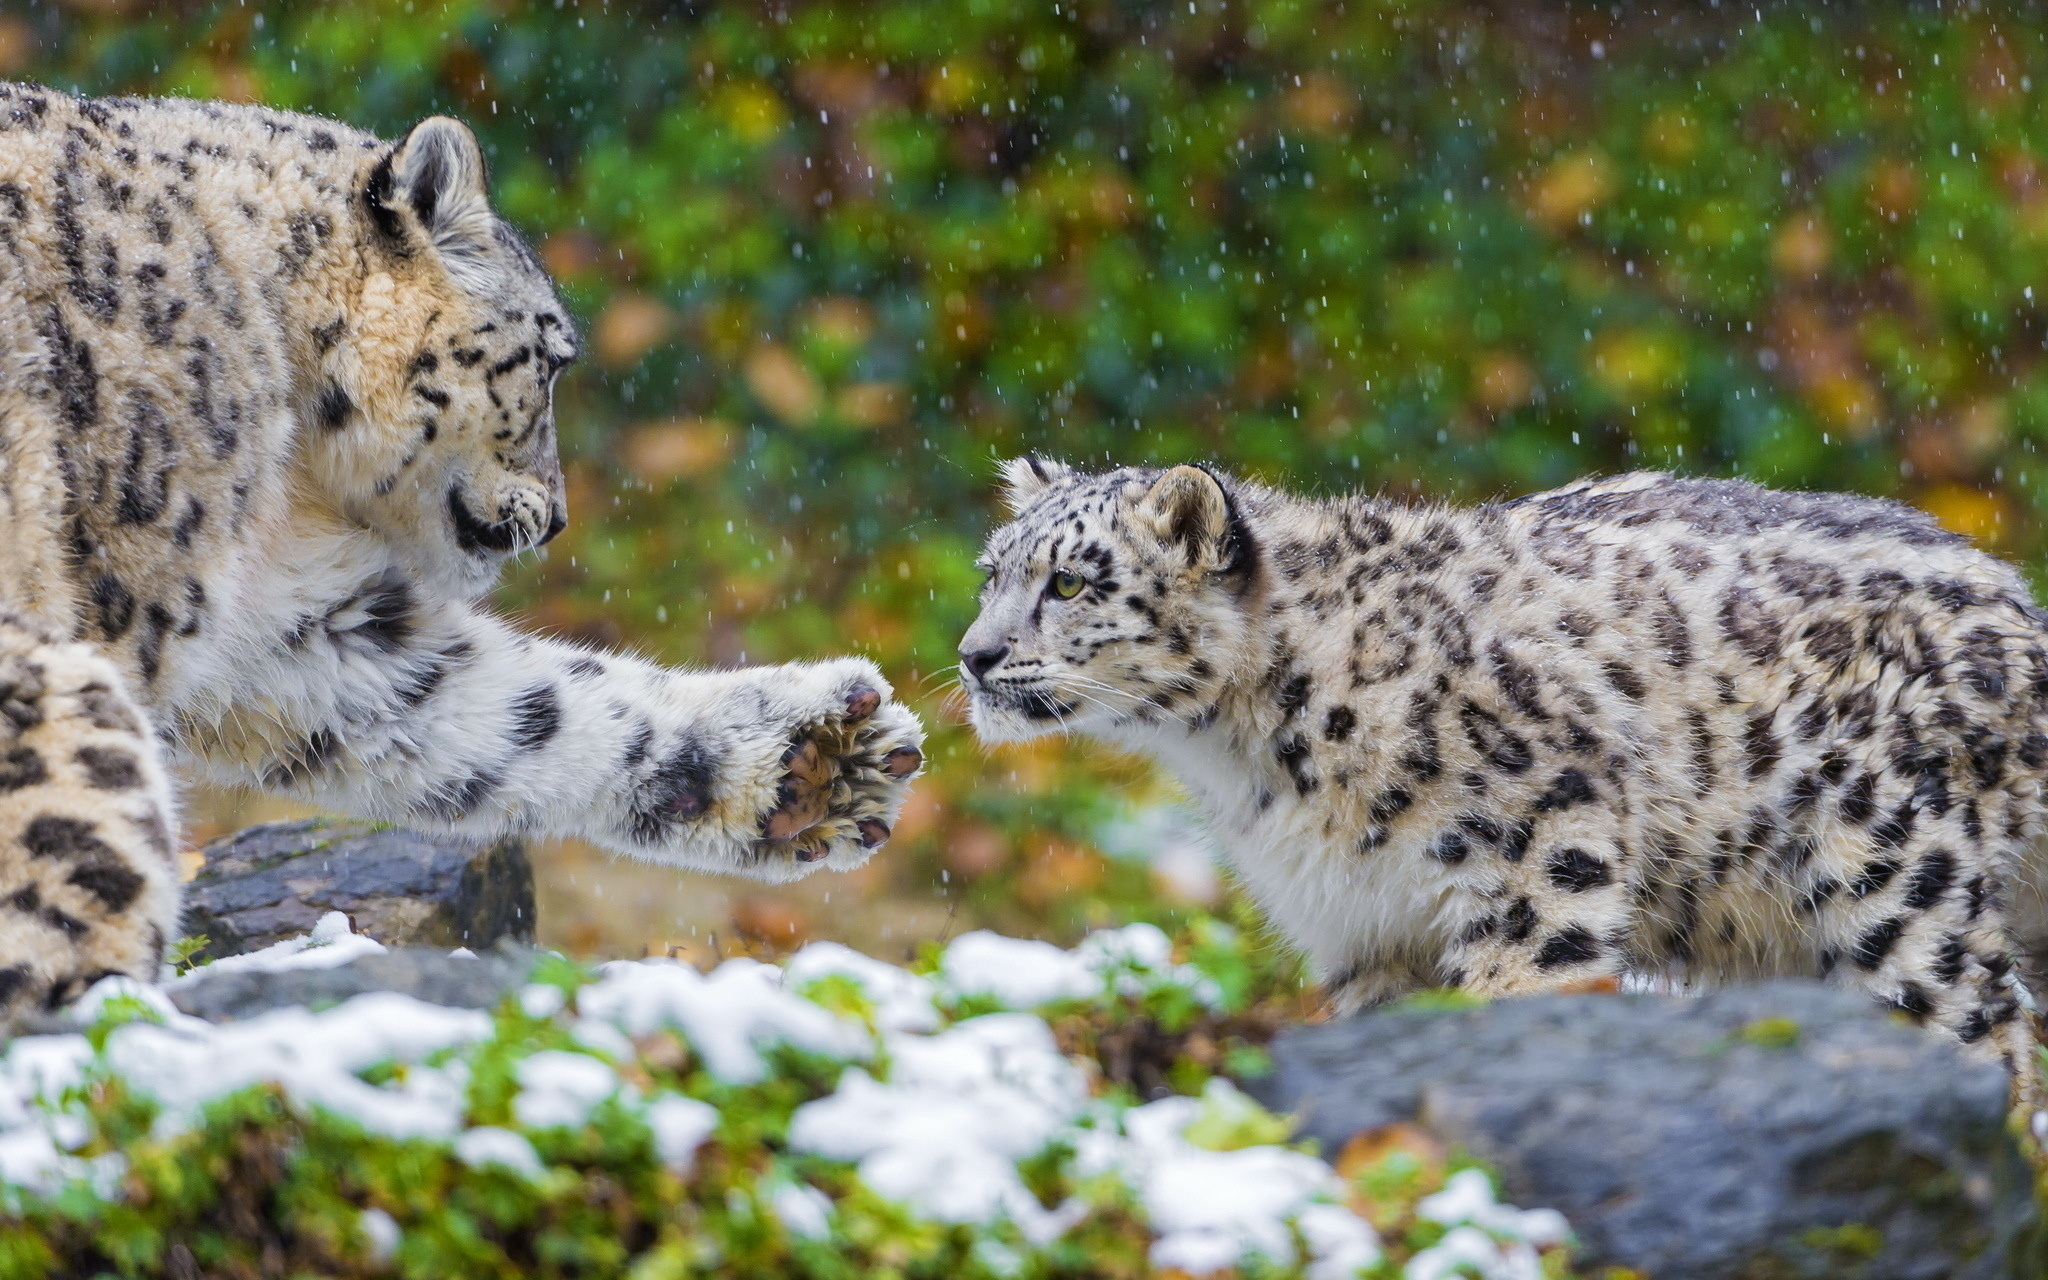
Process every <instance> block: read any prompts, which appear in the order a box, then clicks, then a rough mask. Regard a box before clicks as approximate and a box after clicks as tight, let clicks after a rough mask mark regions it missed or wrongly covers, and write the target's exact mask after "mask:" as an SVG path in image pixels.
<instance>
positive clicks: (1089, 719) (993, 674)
mask: <svg viewBox="0 0 2048 1280" xmlns="http://www.w3.org/2000/svg"><path fill="white" fill-rule="evenodd" d="M1003 478H1004V480H1005V481H1006V483H1007V485H1008V495H1007V497H1008V501H1009V504H1010V506H1011V508H1012V510H1014V511H1015V512H1016V518H1015V519H1013V520H1012V521H1011V522H1010V523H1008V524H1006V525H1004V526H1003V527H1002V528H1000V529H997V530H996V531H995V532H994V533H993V534H991V535H990V536H989V540H988V546H987V548H986V549H985V550H984V552H983V554H982V558H981V561H980V566H981V568H982V569H983V570H984V571H985V572H986V573H987V574H988V583H987V585H986V586H984V587H983V588H982V592H981V616H980V617H979V618H977V619H975V622H974V625H973V626H972V627H970V628H968V631H967V635H966V638H964V639H963V640H962V641H961V642H960V678H961V683H962V685H963V687H964V688H965V689H966V691H967V694H968V697H969V699H970V703H971V708H972V715H973V720H974V727H975V730H976V732H978V733H979V734H980V735H981V737H982V739H983V740H984V741H989V742H1005V741H1016V740H1019V739H1023V738H1030V737H1036V736H1038V735H1041V734H1045V733H1051V732H1055V731H1059V730H1079V731H1085V732H1093V733H1099V734H1105V735H1108V736H1112V737H1114V736H1117V733H1118V731H1119V730H1130V729H1134V728H1140V727H1142V726H1146V725H1153V724H1163V723H1167V722H1170V721H1182V722H1185V721H1189V720H1197V719H1199V718H1200V717H1201V716H1202V715H1203V714H1204V712H1205V711H1206V710H1207V709H1208V708H1210V707H1212V706H1213V705H1214V704H1215V700H1216V697H1217V695H1218V692H1219V690H1220V688H1221V686H1222V683H1223V681H1224V680H1225V679H1226V678H1227V677H1228V676H1229V675H1230V674H1232V672H1231V670H1230V667H1231V666H1232V664H1233V663H1234V660H1235V655H1236V653H1237V652H1238V650H1239V648H1240V647H1241V644H1242V641H1243V638H1244V636H1245V634H1246V630H1247V625H1248V619H1247V616H1246V596H1247V591H1248V589H1249V586H1250V584H1251V581H1252V579H1253V577H1254V575H1255V572H1256V564H1257V560H1258V555H1257V548H1256V547H1255V546H1254V544H1253V541H1252V536H1251V532H1250V530H1249V529H1248V527H1247V526H1246V522H1245V518H1244V514H1243V512H1242V510H1241V504H1240V501H1239V494H1240V492H1241V487H1240V486H1239V485H1237V484H1236V483H1235V482H1234V481H1231V480H1229V479H1227V478H1225V477H1222V476H1218V475H1216V474H1215V473H1212V472H1210V471H1207V470H1204V469H1203V468H1200V467H1185V466H1183V467H1173V468H1170V469H1168V470H1165V471H1160V470H1153V469H1142V468H1133V467H1126V468H1122V469H1119V470H1116V471H1111V472H1107V473H1105V474H1102V475H1083V474H1080V473H1078V472H1075V471H1073V470H1070V469H1069V468H1067V467H1065V466H1063V465H1061V464H1059V463H1054V462H1047V461H1044V460H1043V459H1038V458H1020V459H1017V460H1015V461H1012V462H1009V463H1007V464H1005V466H1004V468H1003Z"/></svg>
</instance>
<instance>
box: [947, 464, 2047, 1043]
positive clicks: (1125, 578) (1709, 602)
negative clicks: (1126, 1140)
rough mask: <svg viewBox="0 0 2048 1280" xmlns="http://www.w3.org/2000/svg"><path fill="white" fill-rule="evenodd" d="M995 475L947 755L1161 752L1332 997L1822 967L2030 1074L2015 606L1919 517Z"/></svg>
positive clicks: (2032, 915) (1802, 498)
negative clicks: (974, 735) (964, 714)
mask: <svg viewBox="0 0 2048 1280" xmlns="http://www.w3.org/2000/svg"><path fill="white" fill-rule="evenodd" d="M1007 478H1008V482H1009V488H1010V501H1011V503H1012V504H1013V506H1014V507H1015V509H1016V511H1017V515H1016V518H1015V520H1014V521H1013V522H1011V523H1010V524H1008V525H1005V526H1004V527H1002V528H1000V529H998V530H997V531H996V532H995V533H994V534H993V535H992V536H991V537H990V539H989V542H988V548H987V552H986V555H985V558H984V561H983V566H984V568H985V569H986V570H987V571H988V573H989V579H988V584H987V586H986V588H985V589H984V591H983V594H982V611H981V616H980V618H979V619H978V620H977V621H976V622H975V623H974V625H973V627H972V629H971V630H969V631H968V633H967V636H966V638H965V640H964V641H963V642H962V644H961V646H960V653H961V663H962V669H963V672H964V680H965V683H966V687H967V689H968V691H969V692H970V694H971V696H972V706H973V718H974V723H975V725H976V727H977V729H978V730H979V731H980V733H981V735H982V736H983V737H984V738H985V739H988V740H992V741H1002V740H1007V739H1017V738H1025V737H1030V736H1033V735H1037V734H1043V733H1047V732H1051V731H1055V730H1072V731H1078V732H1084V733H1087V734H1091V735H1093V736H1096V737H1099V738H1103V739H1106V740H1108V741H1110V742H1113V743H1117V744H1121V745H1123V746H1126V747H1132V748H1137V749H1140V750H1143V751H1147V752H1150V753H1151V754H1153V755H1154V756H1156V757H1157V758H1158V759H1160V760H1161V761H1163V762H1164V763H1165V764H1166V766H1167V767H1168V768H1169V769H1170V770H1171V771H1172V772H1173V773H1174V774H1176V775H1177V776H1178V777H1179V778H1180V780H1181V781H1182V782H1183V783H1184V784H1185V785H1186V787H1187V788H1188V790H1189V791H1190V792H1191V793H1192V794H1193V796H1194V798H1195V799H1196V801H1197V802H1198V803H1199V804H1200V805H1201V807H1202V808H1203V809H1204V810H1205V811H1206V813H1207V817H1208V818H1209V820H1210V822H1211V824H1212V826H1213V829H1214V831H1215V834H1216V835H1217V837H1218V838H1219V840H1220V843H1221V844H1222V847H1223V848H1224V850H1225V851H1226V852H1227V854H1228V856H1229V858H1230V861H1231V862H1232V864H1233V866H1234V868H1235V870H1236V872H1237V874H1238V875H1239V876H1240V877H1241V879H1242V881H1243V883H1244V884H1245V885H1246V887H1247V888H1248V889H1249V891H1250V892H1251V893H1252V894H1253V895H1254V897H1255V898H1256V899H1257V900H1258V901H1259V903H1260V904H1261V905H1262V906H1263V908H1264V909H1265V910H1266V911H1267V912H1268V913H1270V915H1271V917H1272V919H1273V920H1274V921H1275V922H1276V923H1277V924H1278V925H1279V926H1280V927H1281V928H1282V929H1283V930H1284V931H1285V932H1286V933H1287V934H1288V935H1289V936H1291V938H1292V939H1293V940H1294V941H1295V942H1296V943H1297V944H1299V945H1300V946H1301V947H1302V948H1304V949H1305V950H1306V952H1307V954H1308V956H1309V957H1310V959H1311V960H1312V961H1313V963H1314V965H1315V967H1316V968H1317V969H1318V970H1320V972H1321V974H1322V975H1323V976H1324V977H1325V978H1326V980H1327V981H1328V983H1329V985H1330V987H1331V989H1332V992H1333V994H1334V996H1335V998H1336V1000H1337V1001H1338V1003H1339V1005H1340V1006H1341V1007H1357V1006H1360V1005H1364V1004H1369V1003H1373V1002H1377V1001H1382V1000H1386V999H1388V998H1390V997H1393V996H1396V995H1399V994H1401V993H1402V992H1405V991H1408V990H1411V989H1413V988H1416V987H1421V986H1440V985H1441V986H1461V987H1464V988H1467V989H1470V990H1472V991H1475V992H1480V993H1494V994H1509V993H1519V992H1530V991H1538V990H1543V989H1548V988H1556V987H1559V986H1564V985H1567V984H1574V983H1581V982H1584V981H1586V980H1589V979H1594V978H1601V977H1605V976H1609V975H1618V974H1620V973H1623V972H1625V971H1633V972H1638V973H1645V972H1647V973H1662V974H1672V975H1679V976H1681V977H1686V978H1693V979H1704V980H1717V979H1736V978H1747V977H1757V976H1764V975H1787V974H1807V975H1825V976H1828V977H1831V978H1833V979H1835V980H1836V981H1839V982H1844V983H1847V984H1850V985H1852V986H1854V987H1857V988H1861V989H1863V990H1865V991H1868V992H1869V993H1870V994H1872V995H1873V996H1875V997H1877V998H1879V999H1880V1000H1882V1001H1884V1002H1885V1003H1886V1004H1888V1005H1890V1006H1892V1007H1893V1008H1896V1009H1898V1010H1901V1011H1903V1012H1904V1013H1906V1014H1908V1015H1911V1016H1912V1017H1914V1018H1916V1019H1922V1020H1927V1021H1930V1022H1933V1023H1935V1024H1938V1025H1939V1026H1941V1027H1943V1028H1945V1029H1947V1030H1948V1031H1949V1032H1951V1033H1952V1034H1953V1035H1955V1036H1956V1037H1957V1038H1958V1039H1960V1040H1962V1041H1963V1042H1965V1043H1967V1044H1972V1045H1980V1046H1983V1048H1984V1049H1985V1050H1986V1051H1996V1052H1999V1053H2001V1054H2002V1055H2003V1056H2005V1057H2006V1059H2007V1061H2008V1063H2011V1062H2013V1061H2018V1060H2022V1059H2021V1055H2023V1054H2025V1053H2026V1052H2027V1051H2028V1049H2029V1047H2030V1044H2031V1040H2030V1037H2029V1035H2028V1033H2027V1030H2026V1028H2025V1025H2024V1024H2025V1022H2026V1019H2025V1018H2023V1017H2022V1015H2021V1010H2020V1003H2019V1001H2018V1000H2017V999H2016V990H2015V983H2014V981H2013V975H2014V974H2015V973H2016V971H2017V970H2019V969H2020V967H2021V963H2020V962H2021V961H2022V959H2023V958H2024V957H2025V956H2026V955H2027V954H2028V953H2030V952H2032V953H2034V954H2036V955H2038V954H2039V952H2040V951H2041V950H2042V946H2041V940H2042V938H2043V935H2044V933H2048V930H2044V928H2043V916H2044V913H2043V912H2042V910H2041V909H2040V901H2039V890H2038V878H2039V877H2038V869H2039V857H2038V855H2037V853H2036V852H2035V845H2034V842H2035V840H2036V839H2037V838H2038V837H2039V836H2040V835H2041V833H2042V830H2043V812H2042V810H2043V797H2042V779H2043V777H2044V773H2048V734H2044V728H2048V722H2044V697H2048V645H2044V631H2043V614H2042V613H2041V612H2040V611H2039V610H2037V609H2036V608H2035V607H2034V605H2033V603H2032V601H2031V600H2030V598H2029V596H2028V593H2027V590H2026V587H2025V585H2024V583H2023V582H2022V581H2021V579H2020V577H2019V575H2018V574H2017V573H2016V572H2014V571H2013V570H2012V569H2011V568H2009V567H2008V566H2006V565H2004V564H2002V563H2000V562H1999V561H1997V560H1995V559H1993V558H1991V557H1990V556H1988V555H1985V554H1983V553H1981V552H1978V551H1976V550H1973V549H1972V548H1971V546H1970V545H1969V543H1968V542H1967V541H1966V540H1965V539H1963V538H1961V537H1958V536H1957V535H1955V534H1952V533H1950V532H1948V531H1946V530H1944V529H1942V528H1941V527H1940V526H1938V525H1937V524H1935V523H1934V522H1933V521H1932V520H1930V519H1928V518H1927V517H1926V516H1924V515H1922V514H1920V513H1918V512H1916V511H1913V510H1910V509H1908V508H1906V507H1903V506H1899V505H1896V504H1894V503H1890V502H1882V501H1874V500H1870V499H1865V498H1855V497H1845V496H1841V495H1835V494H1805V493H1776V492H1771V491H1769V490H1766V489H1762V488H1759V487H1757V486H1755V485H1753V484H1748V483H1744V482H1741V481H1734V480H1686V479H1678V478H1674V477H1671V476H1667V475H1657V474H1635V475H1625V476H1620V477H1617V478H1613V479H1606V480H1589V481H1585V482H1582V483H1578V484H1574V485H1570V486H1568V487H1566V488H1563V489H1560V490H1557V491H1555V492H1551V493H1543V494H1538V495H1535V496H1533V497H1529V498H1524V499H1522V500H1520V501H1517V502H1509V503H1504V504H1499V505H1492V506H1483V507H1479V508H1476V509H1457V508H1450V507H1443V506H1423V507H1408V506H1401V505H1397V504H1395V503H1392V502H1387V501H1382V500H1377V499H1374V498H1369V497H1356V496H1354V497H1343V498H1336V499H1331V500H1325V501H1317V500H1309V499H1303V498H1296V497H1290V496H1288V495H1286V494H1282V493H1277V492H1274V491H1272V490H1270V489H1266V488H1262V487H1259V486H1257V485H1253V484H1248V483H1244V482H1242V481H1239V480H1234V479H1231V478H1229V477H1227V476H1224V475H1220V474H1216V473H1212V472H1210V471H1207V470H1203V469H1200V468H1196V467H1188V466H1181V467H1174V468H1171V469H1169V470H1165V471H1158V470H1149V469H1139V468H1124V469H1121V470H1116V471H1111V472H1108V473H1107V474H1101V475H1085V474H1080V473H1077V472H1074V471H1070V470H1068V469H1067V468H1065V467H1062V466H1059V465H1057V464H1053V463H1047V462H1042V461H1035V460H1032V461H1019V462H1016V463H1012V464H1010V465H1009V467H1008V468H1007ZM2040 976H2041V975H2040V972H2039V968H2038V965H2037V966H2035V968H2034V971H2033V972H2032V974H2031V975H2030V977H2031V978H2032V980H2033V981H2034V982H2035V983H2036V984H2037V985H2036V987H2035V989H2036V990H2039V989H2040V987H2039V985H2038V982H2039V979H2040Z"/></svg>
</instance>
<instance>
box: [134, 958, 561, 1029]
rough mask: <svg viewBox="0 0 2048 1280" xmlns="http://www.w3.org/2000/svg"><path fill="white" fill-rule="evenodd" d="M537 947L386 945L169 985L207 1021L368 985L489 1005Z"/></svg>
mask: <svg viewBox="0 0 2048 1280" xmlns="http://www.w3.org/2000/svg"><path fill="white" fill-rule="evenodd" d="M539 954H540V953H539V952H537V951H534V950H532V949H531V948H528V947H520V946H516V945H514V944H512V943H509V942H508V943H501V944H499V946H497V947H496V948H494V949H492V950H490V951H487V952H484V953H483V954H481V955H477V956H473V957H472V956H453V955H450V954H448V953H447V952H446V951H438V950H428V949H425V948H416V949H407V950H399V951H387V952H385V953H384V954H382V955H369V956H362V957H360V958H358V959H355V960H351V961H350V962H349V963H347V964H344V965H336V966H335V967H334V968H332V969H287V970H284V971H282V972H278V973H246V972H245V973H211V974H202V975H196V976H195V977H194V978H192V979H191V980H189V981H187V982H181V983H174V984H172V987H171V990H170V997H171V1002H172V1003H173V1004H175V1005H177V1006H178V1008H179V1009H181V1010H183V1011H184V1012H186V1013H189V1014H191V1015H193V1016H194V1017H199V1018H205V1019H207V1020H208V1021H210V1022H229V1021H233V1020H234V1019H237V1018H247V1017H250V1016H252V1015H254V1014H258V1013H262V1012H264V1011H266V1010H269V1009H279V1008H283V1007H285V1006H287V1005H311V1006H313V1007H314V1008H320V1007H323V1006H325V1005H330V1004H337V1003H339V1002H340V1001H343V1000H346V999H348V998H349V997H350V996H357V995H361V994H363V993H364V992H366V991H398V992H402V993H404V994H406V995H409V996H417V997H418V998H419V999H421V1000H425V1001H427V1002H428V1003H430V1004H439V1005H447V1006H449V1007H450V1008H457V1009H488V1008H491V1007H492V1006H494V1005H496V1004H497V1003H498V1001H499V1000H500V999H502V998H503V997H504V995H505V993H507V992H509V991H513V990H516V989H517V988H518V987H519V986H520V985H521V984H523V983H524V982H525V981H526V975H527V974H528V973H529V972H531V970H532V969H533V964H534V960H535V959H536V957H537V956H538V955H539Z"/></svg>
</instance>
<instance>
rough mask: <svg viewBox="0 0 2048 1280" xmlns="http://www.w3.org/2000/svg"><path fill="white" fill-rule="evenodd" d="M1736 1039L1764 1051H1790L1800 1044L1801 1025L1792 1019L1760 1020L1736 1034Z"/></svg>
mask: <svg viewBox="0 0 2048 1280" xmlns="http://www.w3.org/2000/svg"><path fill="white" fill-rule="evenodd" d="M1736 1038H1737V1039H1739V1040H1741V1041H1742V1042H1743V1043H1744V1044H1753V1045H1756V1046H1757V1047H1758V1048H1762V1049H1790V1048H1791V1047H1793V1046H1794V1045H1796V1044H1798V1043H1799V1023H1798V1022H1796V1021H1795V1020H1793V1019H1791V1018H1758V1019H1757V1020H1756V1021H1754V1022H1751V1023H1748V1024H1746V1025H1744V1027H1743V1028H1742V1030H1740V1031H1738V1032H1736Z"/></svg>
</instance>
